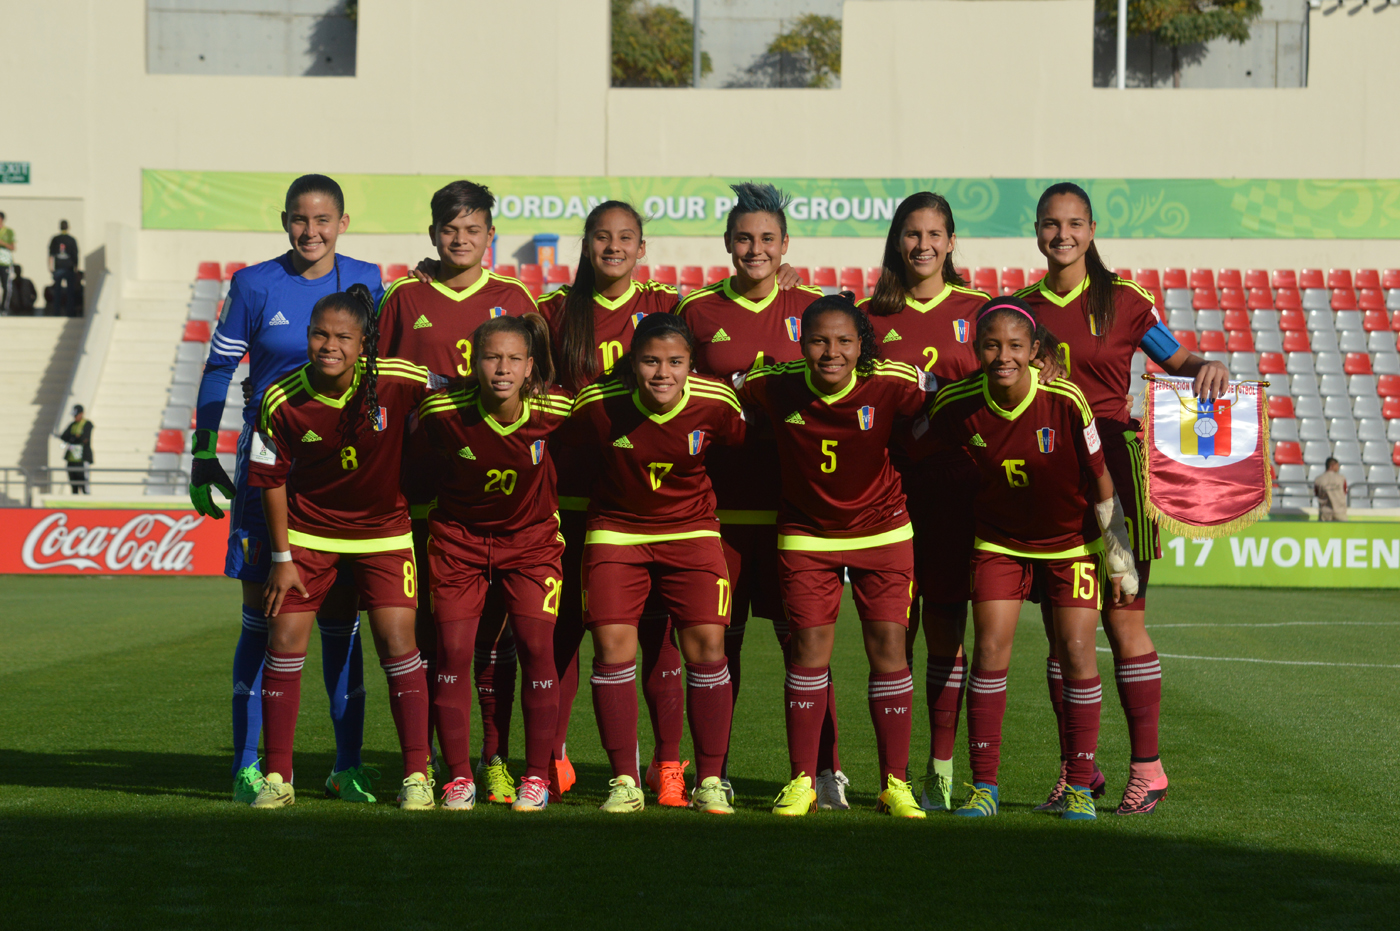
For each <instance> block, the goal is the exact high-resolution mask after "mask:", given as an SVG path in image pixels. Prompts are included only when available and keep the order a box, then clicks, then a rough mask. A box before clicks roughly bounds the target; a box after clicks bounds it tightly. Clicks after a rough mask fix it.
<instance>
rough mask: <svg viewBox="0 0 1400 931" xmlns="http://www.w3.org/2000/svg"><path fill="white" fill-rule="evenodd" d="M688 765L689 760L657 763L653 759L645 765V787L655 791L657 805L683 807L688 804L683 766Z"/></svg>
mask: <svg viewBox="0 0 1400 931" xmlns="http://www.w3.org/2000/svg"><path fill="white" fill-rule="evenodd" d="M689 765H690V761H689V760H686V761H685V762H684V763H658V762H657V761H656V760H655V759H653V760H652V761H651V765H650V766H648V767H647V776H646V783H647V788H649V789H651V791H653V792H655V793H656V803H657V804H658V805H665V806H667V807H669V808H685V807H686V806H687V805H689V804H690V799H688V798H686V792H685V768H686V767H687V766H689Z"/></svg>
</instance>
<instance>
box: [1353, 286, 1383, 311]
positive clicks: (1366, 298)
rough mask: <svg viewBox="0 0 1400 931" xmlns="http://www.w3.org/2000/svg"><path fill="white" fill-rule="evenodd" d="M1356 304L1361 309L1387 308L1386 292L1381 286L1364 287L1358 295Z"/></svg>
mask: <svg viewBox="0 0 1400 931" xmlns="http://www.w3.org/2000/svg"><path fill="white" fill-rule="evenodd" d="M1356 306H1357V307H1358V308H1360V309H1361V310H1366V311H1371V310H1385V292H1384V291H1382V290H1381V289H1380V288H1362V289H1361V291H1360V292H1359V293H1358V294H1357V295H1356Z"/></svg>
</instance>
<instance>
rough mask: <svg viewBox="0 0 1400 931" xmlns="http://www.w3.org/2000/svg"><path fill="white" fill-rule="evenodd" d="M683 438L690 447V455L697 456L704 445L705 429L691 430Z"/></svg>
mask: <svg viewBox="0 0 1400 931" xmlns="http://www.w3.org/2000/svg"><path fill="white" fill-rule="evenodd" d="M685 440H686V444H687V445H688V446H689V447H690V454H691V455H692V456H698V455H700V450H701V448H702V447H703V446H704V445H705V431H704V430H692V431H690V432H689V433H687V434H686V437H685Z"/></svg>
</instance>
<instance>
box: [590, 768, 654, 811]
mask: <svg viewBox="0 0 1400 931" xmlns="http://www.w3.org/2000/svg"><path fill="white" fill-rule="evenodd" d="M608 789H609V792H608V798H607V801H605V802H603V804H601V805H599V806H598V810H599V811H606V812H609V813H612V814H627V813H628V812H633V811H641V810H642V808H644V807H645V806H646V799H645V798H644V797H643V795H642V790H641V789H639V788H637V784H636V783H635V782H633V781H632V777H631V776H618V777H617V778H616V779H613V780H611V781H610V782H609V783H608Z"/></svg>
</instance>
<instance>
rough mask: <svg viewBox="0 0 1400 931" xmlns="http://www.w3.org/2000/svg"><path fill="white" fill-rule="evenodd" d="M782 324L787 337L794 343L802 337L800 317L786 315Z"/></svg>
mask: <svg viewBox="0 0 1400 931" xmlns="http://www.w3.org/2000/svg"><path fill="white" fill-rule="evenodd" d="M783 325H784V326H786V327H787V335H788V339H790V340H792V341H793V342H794V343H795V342H797V341H798V340H800V339H802V319H801V318H800V317H788V318H787V319H786V320H784V321H783Z"/></svg>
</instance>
